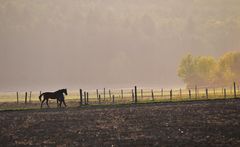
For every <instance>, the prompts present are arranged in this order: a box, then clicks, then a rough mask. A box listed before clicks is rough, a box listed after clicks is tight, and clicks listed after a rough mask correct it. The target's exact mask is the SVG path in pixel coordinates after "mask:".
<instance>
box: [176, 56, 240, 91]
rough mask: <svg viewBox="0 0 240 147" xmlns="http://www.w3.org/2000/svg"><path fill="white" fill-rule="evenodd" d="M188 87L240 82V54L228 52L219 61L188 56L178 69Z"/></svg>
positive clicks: (206, 57)
mask: <svg viewBox="0 0 240 147" xmlns="http://www.w3.org/2000/svg"><path fill="white" fill-rule="evenodd" d="M178 76H179V77H180V78H181V79H182V80H183V81H184V82H185V83H186V85H187V87H188V88H190V87H194V86H195V85H198V86H222V85H229V84H231V83H232V82H233V81H235V82H240V52H228V53H226V54H224V55H223V56H222V57H220V58H219V59H218V60H216V59H215V58H213V57H211V56H198V57H194V56H192V55H190V54H189V55H187V56H186V57H184V58H183V59H182V61H181V63H180V65H179V68H178Z"/></svg>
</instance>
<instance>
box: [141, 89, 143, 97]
mask: <svg viewBox="0 0 240 147" xmlns="http://www.w3.org/2000/svg"><path fill="white" fill-rule="evenodd" d="M141 99H143V89H141Z"/></svg>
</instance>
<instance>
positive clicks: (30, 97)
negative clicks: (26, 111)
mask: <svg viewBox="0 0 240 147" xmlns="http://www.w3.org/2000/svg"><path fill="white" fill-rule="evenodd" d="M29 102H30V103H31V102H32V91H30V93H29Z"/></svg>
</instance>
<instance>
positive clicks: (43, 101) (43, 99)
mask: <svg viewBox="0 0 240 147" xmlns="http://www.w3.org/2000/svg"><path fill="white" fill-rule="evenodd" d="M45 100H46V99H45V98H44V99H43V101H42V102H41V108H42V105H43V103H44V101H45Z"/></svg>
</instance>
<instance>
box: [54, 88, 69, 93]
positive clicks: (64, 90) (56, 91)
mask: <svg viewBox="0 0 240 147" xmlns="http://www.w3.org/2000/svg"><path fill="white" fill-rule="evenodd" d="M66 90H67V89H66V88H65V89H59V90H57V91H55V92H61V91H66Z"/></svg>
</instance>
